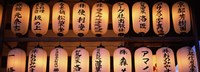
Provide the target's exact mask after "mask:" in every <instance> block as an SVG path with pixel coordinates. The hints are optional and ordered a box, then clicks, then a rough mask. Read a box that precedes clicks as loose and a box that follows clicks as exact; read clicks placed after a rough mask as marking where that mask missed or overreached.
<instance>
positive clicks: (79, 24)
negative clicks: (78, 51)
mask: <svg viewBox="0 0 200 72" xmlns="http://www.w3.org/2000/svg"><path fill="white" fill-rule="evenodd" d="M89 23H90V7H89V5H88V4H87V3H85V2H78V3H76V4H75V5H74V7H73V31H74V33H75V34H76V35H78V36H80V37H82V36H84V35H86V34H87V33H88V31H89Z"/></svg>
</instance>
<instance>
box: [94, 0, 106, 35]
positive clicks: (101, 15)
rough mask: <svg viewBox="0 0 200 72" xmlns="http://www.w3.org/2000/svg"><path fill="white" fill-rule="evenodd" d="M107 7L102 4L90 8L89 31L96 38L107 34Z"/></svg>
mask: <svg viewBox="0 0 200 72" xmlns="http://www.w3.org/2000/svg"><path fill="white" fill-rule="evenodd" d="M108 15H109V10H108V5H107V4H105V3H102V2H98V3H95V4H94V5H93V7H92V16H91V30H92V33H93V34H95V35H96V36H101V35H103V34H105V33H106V32H107V28H108Z"/></svg>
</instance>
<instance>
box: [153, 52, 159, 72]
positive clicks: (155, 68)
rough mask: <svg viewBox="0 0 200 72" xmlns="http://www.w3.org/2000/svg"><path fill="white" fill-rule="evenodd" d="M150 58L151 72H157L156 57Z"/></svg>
mask: <svg viewBox="0 0 200 72" xmlns="http://www.w3.org/2000/svg"><path fill="white" fill-rule="evenodd" d="M152 58H153V72H158V71H157V62H156V55H153V56H152Z"/></svg>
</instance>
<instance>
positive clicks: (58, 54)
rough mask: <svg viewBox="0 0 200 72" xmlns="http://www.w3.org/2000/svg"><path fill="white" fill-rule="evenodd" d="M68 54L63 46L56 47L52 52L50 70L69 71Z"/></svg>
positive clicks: (52, 71)
mask: <svg viewBox="0 0 200 72" xmlns="http://www.w3.org/2000/svg"><path fill="white" fill-rule="evenodd" d="M67 64H68V54H67V52H66V51H65V49H63V48H59V47H58V48H55V49H53V50H52V51H51V52H50V61H49V72H67V68H68V66H67Z"/></svg>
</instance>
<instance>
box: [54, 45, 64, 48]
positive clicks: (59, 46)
mask: <svg viewBox="0 0 200 72" xmlns="http://www.w3.org/2000/svg"><path fill="white" fill-rule="evenodd" d="M55 48H63V46H61V45H58V46H56V47H55Z"/></svg>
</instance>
